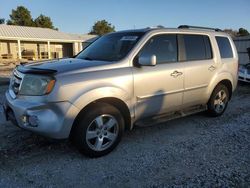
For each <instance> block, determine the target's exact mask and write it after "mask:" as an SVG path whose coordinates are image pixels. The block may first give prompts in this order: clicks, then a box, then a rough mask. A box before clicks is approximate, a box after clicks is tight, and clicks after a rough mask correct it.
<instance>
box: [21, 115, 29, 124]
mask: <svg viewBox="0 0 250 188" xmlns="http://www.w3.org/2000/svg"><path fill="white" fill-rule="evenodd" d="M21 121H22V123H23V125H27V124H28V116H26V115H24V116H22V117H21Z"/></svg>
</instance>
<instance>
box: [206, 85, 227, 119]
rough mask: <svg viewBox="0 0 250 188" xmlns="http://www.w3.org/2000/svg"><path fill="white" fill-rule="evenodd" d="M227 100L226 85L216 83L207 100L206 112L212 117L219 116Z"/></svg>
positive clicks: (225, 106) (224, 108)
mask: <svg viewBox="0 0 250 188" xmlns="http://www.w3.org/2000/svg"><path fill="white" fill-rule="evenodd" d="M228 101H229V92H228V89H227V87H226V86H225V85H223V84H219V85H217V86H216V87H215V89H214V91H213V93H212V95H211V97H210V99H209V101H208V114H209V115H211V116H214V117H217V116H221V115H222V114H223V113H224V112H225V110H226V108H227V105H228Z"/></svg>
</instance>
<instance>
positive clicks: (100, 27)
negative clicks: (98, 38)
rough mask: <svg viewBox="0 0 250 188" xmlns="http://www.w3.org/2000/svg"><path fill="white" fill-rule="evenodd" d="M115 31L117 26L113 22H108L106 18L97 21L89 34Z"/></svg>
mask: <svg viewBox="0 0 250 188" xmlns="http://www.w3.org/2000/svg"><path fill="white" fill-rule="evenodd" d="M114 31H115V26H112V25H111V23H108V22H107V21H106V20H100V21H97V22H95V24H94V25H93V27H92V30H91V32H90V33H89V34H94V35H104V34H106V33H110V32H114Z"/></svg>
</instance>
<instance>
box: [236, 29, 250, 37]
mask: <svg viewBox="0 0 250 188" xmlns="http://www.w3.org/2000/svg"><path fill="white" fill-rule="evenodd" d="M238 35H239V36H247V35H249V32H248V31H247V30H246V29H244V28H240V29H239V32H238Z"/></svg>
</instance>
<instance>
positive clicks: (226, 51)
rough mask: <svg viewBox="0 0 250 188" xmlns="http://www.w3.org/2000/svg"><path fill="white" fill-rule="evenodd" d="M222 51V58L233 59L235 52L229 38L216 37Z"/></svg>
mask: <svg viewBox="0 0 250 188" xmlns="http://www.w3.org/2000/svg"><path fill="white" fill-rule="evenodd" d="M215 38H216V41H217V44H218V46H219V50H220V56H221V58H232V57H233V51H232V47H231V44H230V42H229V40H228V38H227V37H215Z"/></svg>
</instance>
